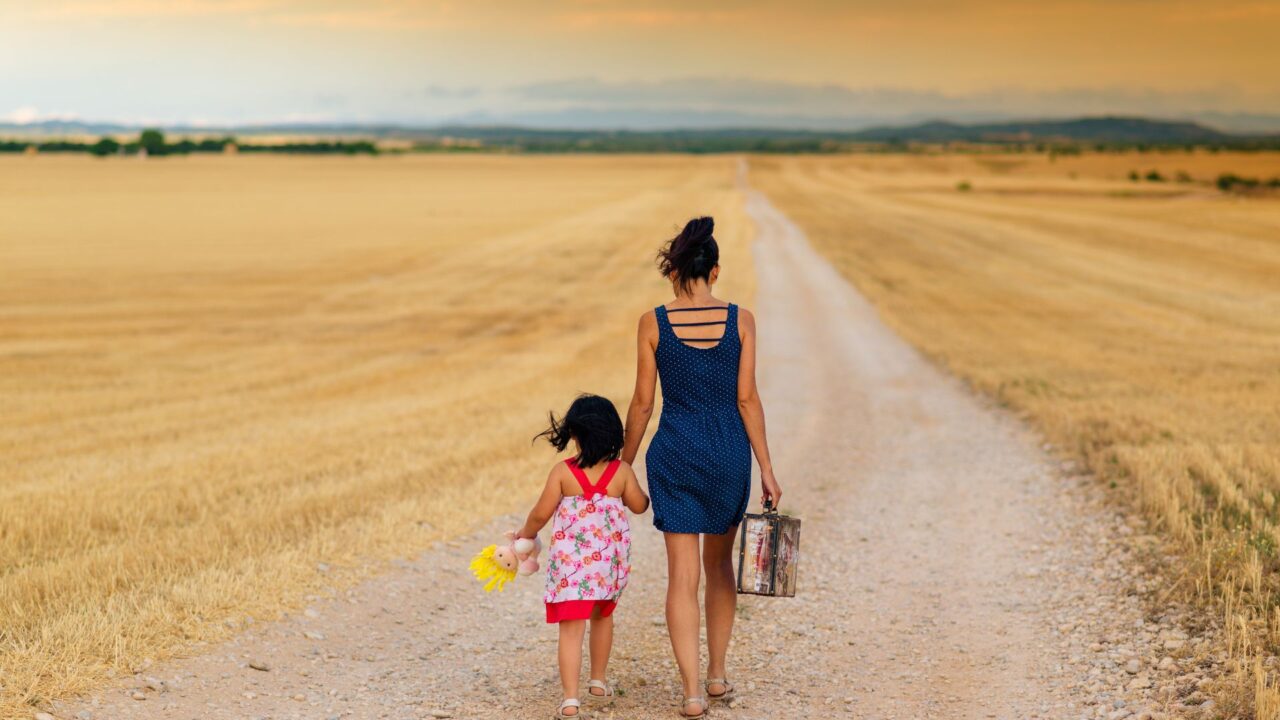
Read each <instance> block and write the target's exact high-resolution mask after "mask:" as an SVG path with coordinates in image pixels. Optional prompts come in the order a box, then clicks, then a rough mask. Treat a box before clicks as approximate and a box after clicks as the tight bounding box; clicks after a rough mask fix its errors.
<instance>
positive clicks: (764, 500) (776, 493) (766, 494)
mask: <svg viewBox="0 0 1280 720" xmlns="http://www.w3.org/2000/svg"><path fill="white" fill-rule="evenodd" d="M760 485H761V486H762V492H761V494H760V504H761V505H762V506H763V505H772V506H773V507H775V508H777V507H778V506H779V505H781V504H782V486H781V485H779V484H778V479H777V478H775V477H774V476H773V470H772V469H769V470H761V471H760Z"/></svg>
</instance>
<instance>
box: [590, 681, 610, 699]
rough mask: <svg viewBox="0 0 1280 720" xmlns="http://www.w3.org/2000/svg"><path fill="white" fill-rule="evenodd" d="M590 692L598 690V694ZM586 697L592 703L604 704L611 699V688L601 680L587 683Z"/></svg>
mask: <svg viewBox="0 0 1280 720" xmlns="http://www.w3.org/2000/svg"><path fill="white" fill-rule="evenodd" d="M592 690H600V691H601V692H599V693H594V692H591V691H592ZM587 697H588V698H590V699H591V700H593V701H599V702H604V701H606V700H611V699H613V688H611V687H609V683H607V682H605V681H603V680H588V681H587Z"/></svg>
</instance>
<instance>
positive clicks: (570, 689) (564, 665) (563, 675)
mask: <svg viewBox="0 0 1280 720" xmlns="http://www.w3.org/2000/svg"><path fill="white" fill-rule="evenodd" d="M586 629H587V621H586V620H562V621H561V622H560V687H561V688H563V689H564V698H565V699H566V700H567V699H569V698H576V697H578V676H579V675H581V674H582V635H583V633H584V632H586ZM576 712H577V710H575V709H574V708H565V714H566V715H573V714H574V713H576Z"/></svg>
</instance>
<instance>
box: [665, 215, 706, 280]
mask: <svg viewBox="0 0 1280 720" xmlns="http://www.w3.org/2000/svg"><path fill="white" fill-rule="evenodd" d="M715 227H716V221H715V220H714V219H712V218H709V217H700V218H694V219H692V220H690V221H689V222H687V223H685V225H684V229H683V230H681V231H680V234H679V235H676V236H675V237H673V238H671V241H670V242H668V243H667V244H665V245H663V246H662V249H661V250H659V251H658V271H659V272H661V273H662V276H663V277H670V276H671V274H672V273H675V282H676V285H677V286H678V287H679V288H680V289H681V290H684V291H686V292H687V291H688V290H689V286H690V285H693V283H694V282H696V281H698V280H709V279H710V278H711V269H712V268H714V267H715V266H716V265H718V264H719V263H720V246H719V245H717V244H716V239H715V238H714V237H712V236H711V232H712V231H713V230H715Z"/></svg>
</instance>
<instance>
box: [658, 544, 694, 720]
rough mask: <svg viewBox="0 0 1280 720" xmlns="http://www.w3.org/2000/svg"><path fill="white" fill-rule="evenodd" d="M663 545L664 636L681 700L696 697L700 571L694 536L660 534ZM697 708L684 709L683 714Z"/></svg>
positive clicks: (687, 707) (688, 707) (686, 707)
mask: <svg viewBox="0 0 1280 720" xmlns="http://www.w3.org/2000/svg"><path fill="white" fill-rule="evenodd" d="M663 537H664V538H665V539H666V542H667V632H668V633H670V635H671V649H672V651H674V652H675V656H676V665H677V666H678V667H679V668H680V679H681V681H682V682H683V684H684V696H685V697H699V696H701V695H702V688H700V687H699V682H698V626H699V621H698V581H699V580H700V578H701V575H702V568H701V567H700V562H699V558H698V536H697V535H696V534H688V533H663ZM698 709H700V708H696V707H690V706H687V705H686V706H685V710H686V711H689V710H693V711H695V712H696V711H697V710H698Z"/></svg>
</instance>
